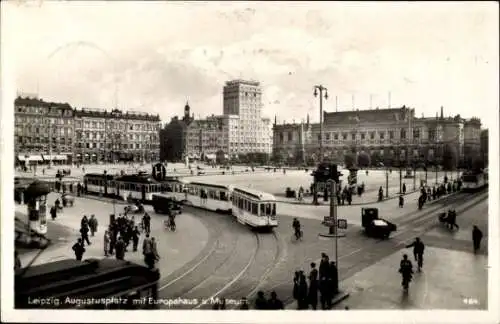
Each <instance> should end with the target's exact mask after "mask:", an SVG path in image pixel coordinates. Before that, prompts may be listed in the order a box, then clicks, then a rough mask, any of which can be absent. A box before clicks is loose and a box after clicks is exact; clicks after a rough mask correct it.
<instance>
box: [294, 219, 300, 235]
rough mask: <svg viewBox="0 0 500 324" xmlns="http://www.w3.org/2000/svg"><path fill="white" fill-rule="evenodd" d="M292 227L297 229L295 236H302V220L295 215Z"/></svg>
mask: <svg viewBox="0 0 500 324" xmlns="http://www.w3.org/2000/svg"><path fill="white" fill-rule="evenodd" d="M292 227H293V229H294V230H295V237H296V238H299V237H300V236H301V233H300V222H299V220H298V219H297V217H295V218H294V219H293V223H292Z"/></svg>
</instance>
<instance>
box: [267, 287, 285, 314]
mask: <svg viewBox="0 0 500 324" xmlns="http://www.w3.org/2000/svg"><path fill="white" fill-rule="evenodd" d="M267 309H270V310H280V309H285V307H284V306H283V302H282V301H281V300H280V299H278V295H277V294H276V292H275V291H271V298H269V300H268V301H267Z"/></svg>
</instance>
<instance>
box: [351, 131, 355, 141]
mask: <svg viewBox="0 0 500 324" xmlns="http://www.w3.org/2000/svg"><path fill="white" fill-rule="evenodd" d="M351 139H352V140H353V141H354V140H355V139H356V133H352V134H351Z"/></svg>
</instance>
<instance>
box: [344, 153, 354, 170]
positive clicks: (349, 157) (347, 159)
mask: <svg viewBox="0 0 500 324" xmlns="http://www.w3.org/2000/svg"><path fill="white" fill-rule="evenodd" d="M355 162H356V157H355V155H354V154H352V153H347V154H346V155H345V156H344V163H345V166H346V168H351V167H353V166H354V163H355Z"/></svg>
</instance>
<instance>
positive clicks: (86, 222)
mask: <svg viewBox="0 0 500 324" xmlns="http://www.w3.org/2000/svg"><path fill="white" fill-rule="evenodd" d="M80 225H81V227H83V226H88V225H89V220H88V218H87V215H83V217H82V221H81V222H80Z"/></svg>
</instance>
